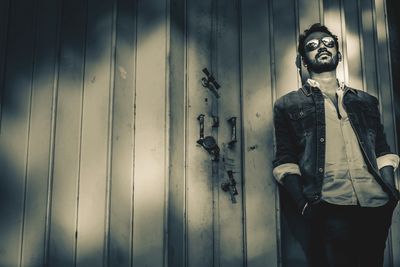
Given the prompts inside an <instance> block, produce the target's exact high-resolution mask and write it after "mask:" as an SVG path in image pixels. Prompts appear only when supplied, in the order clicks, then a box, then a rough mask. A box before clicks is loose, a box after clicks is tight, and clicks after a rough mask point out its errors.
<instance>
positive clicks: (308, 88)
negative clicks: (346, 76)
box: [301, 79, 358, 96]
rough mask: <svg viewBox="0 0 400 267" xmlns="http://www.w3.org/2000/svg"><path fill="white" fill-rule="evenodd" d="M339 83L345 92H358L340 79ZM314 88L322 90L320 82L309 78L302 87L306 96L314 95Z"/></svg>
mask: <svg viewBox="0 0 400 267" xmlns="http://www.w3.org/2000/svg"><path fill="white" fill-rule="evenodd" d="M338 84H339V87H340V88H341V89H342V90H343V91H344V93H345V94H346V93H347V91H350V92H352V93H354V94H356V95H357V94H358V93H357V90H356V89H353V88H351V87H348V86H347V85H345V83H344V82H339V80H338ZM313 89H314V90H315V89H316V90H320V89H319V83H318V82H317V81H315V80H313V79H307V81H306V83H305V84H304V85H303V86H302V87H301V90H302V91H303V93H304V94H305V95H306V96H310V95H312V94H313V91H314V90H313Z"/></svg>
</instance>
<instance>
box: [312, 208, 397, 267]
mask: <svg viewBox="0 0 400 267" xmlns="http://www.w3.org/2000/svg"><path fill="white" fill-rule="evenodd" d="M395 205H396V203H395V202H389V203H387V204H386V205H384V206H382V207H376V208H363V207H360V206H339V205H333V204H329V203H327V202H324V201H321V202H320V203H319V204H316V205H315V206H313V209H312V213H311V214H310V215H309V217H308V218H307V220H308V221H309V225H310V229H308V230H309V234H310V240H311V246H310V248H309V251H308V252H307V254H308V255H307V256H308V259H309V264H310V266H311V267H382V266H383V258H384V250H385V244H386V239H387V236H388V232H389V228H390V224H391V221H392V214H393V210H394V208H395Z"/></svg>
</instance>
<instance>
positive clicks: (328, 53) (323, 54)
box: [316, 51, 332, 58]
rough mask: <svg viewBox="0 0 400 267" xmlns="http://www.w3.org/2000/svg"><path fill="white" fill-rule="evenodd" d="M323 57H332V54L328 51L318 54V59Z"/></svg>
mask: <svg viewBox="0 0 400 267" xmlns="http://www.w3.org/2000/svg"><path fill="white" fill-rule="evenodd" d="M322 56H330V57H332V54H331V53H330V52H328V51H323V52H320V53H318V54H317V56H316V58H319V57H322Z"/></svg>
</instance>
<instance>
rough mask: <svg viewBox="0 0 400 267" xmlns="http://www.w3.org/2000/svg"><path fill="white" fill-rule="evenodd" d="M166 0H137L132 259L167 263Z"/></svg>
mask: <svg viewBox="0 0 400 267" xmlns="http://www.w3.org/2000/svg"><path fill="white" fill-rule="evenodd" d="M166 7H167V6H166V1H163V0H151V1H139V2H138V18H137V64H136V66H137V70H136V111H135V116H136V117H135V170H134V177H135V178H134V179H135V180H134V224H133V227H134V228H133V265H134V266H154V267H159V266H164V242H165V240H164V236H165V235H164V223H165V222H166V220H165V218H164V208H165V203H164V201H165V186H166V181H167V177H168V176H167V173H166V162H165V160H166V158H165V157H166V155H167V148H166V145H167V144H166V140H167V139H166V138H167V136H166V130H167V129H166V108H167V103H166V99H167V98H166V96H167V95H166V63H167V62H166V44H167V41H168V39H167V32H166V30H167V28H166Z"/></svg>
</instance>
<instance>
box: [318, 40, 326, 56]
mask: <svg viewBox="0 0 400 267" xmlns="http://www.w3.org/2000/svg"><path fill="white" fill-rule="evenodd" d="M321 44H323V43H322V42H320V44H319V45H318V47H319V48H318V53H320V52H323V51H328V49H326V46H325V44H324V45H322V46H321Z"/></svg>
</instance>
